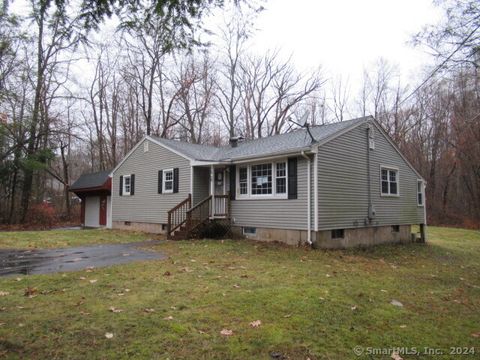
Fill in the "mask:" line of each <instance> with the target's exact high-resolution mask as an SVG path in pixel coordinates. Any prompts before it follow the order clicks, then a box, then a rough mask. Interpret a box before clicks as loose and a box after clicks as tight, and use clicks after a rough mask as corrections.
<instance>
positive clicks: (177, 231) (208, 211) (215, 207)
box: [167, 194, 231, 240]
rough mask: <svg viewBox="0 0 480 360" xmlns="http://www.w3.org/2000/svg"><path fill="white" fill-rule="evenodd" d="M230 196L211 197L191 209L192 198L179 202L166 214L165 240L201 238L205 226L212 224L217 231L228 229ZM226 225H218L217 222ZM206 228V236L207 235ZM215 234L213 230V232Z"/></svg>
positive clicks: (229, 230) (189, 196)
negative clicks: (221, 221)
mask: <svg viewBox="0 0 480 360" xmlns="http://www.w3.org/2000/svg"><path fill="white" fill-rule="evenodd" d="M229 215H230V196H229V195H228V194H227V195H215V196H214V197H212V196H211V195H210V196H208V197H207V198H205V199H204V200H202V201H200V202H199V203H198V204H196V205H195V206H193V207H192V196H191V195H190V194H189V195H188V198H187V199H185V200H183V201H182V202H180V203H179V204H178V205H177V206H175V207H174V208H173V209H171V210H170V211H169V212H168V224H167V239H170V240H183V239H192V238H198V237H200V236H202V235H201V234H202V233H204V232H203V230H204V229H205V227H206V226H208V225H211V224H212V222H214V224H215V225H214V228H215V227H216V228H217V230H218V228H219V226H220V229H221V228H222V227H223V228H225V226H228V229H227V228H225V229H227V230H228V233H230V232H231V228H230V216H229ZM220 219H221V220H223V221H224V222H225V220H226V223H224V224H222V223H219V222H218V220H220ZM219 232H221V231H219ZM208 233H209V232H208V228H207V234H208ZM213 233H215V230H213Z"/></svg>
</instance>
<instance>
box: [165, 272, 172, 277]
mask: <svg viewBox="0 0 480 360" xmlns="http://www.w3.org/2000/svg"><path fill="white" fill-rule="evenodd" d="M170 275H172V274H171V273H170V271H165V272H164V273H163V276H170Z"/></svg>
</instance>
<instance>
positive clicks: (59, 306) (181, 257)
mask: <svg viewBox="0 0 480 360" xmlns="http://www.w3.org/2000/svg"><path fill="white" fill-rule="evenodd" d="M429 231H430V233H429V235H430V237H429V241H430V242H429V244H427V245H421V244H410V245H403V246H402V245H396V246H395V245H392V246H379V247H375V248H370V249H366V250H362V249H355V250H343V251H322V250H309V249H305V248H290V247H284V246H278V245H269V244H263V243H255V242H248V241H213V240H209V241H181V242H164V243H161V244H160V245H157V246H156V247H155V248H154V250H157V251H162V252H164V253H167V254H168V255H170V258H169V259H168V260H164V261H150V262H142V263H134V264H128V265H119V266H113V267H110V268H103V269H94V270H90V269H87V270H85V271H80V272H72V273H64V274H54V275H35V276H20V277H16V276H13V277H9V278H0V357H1V356H2V355H3V356H5V357H8V358H22V359H24V358H39V359H40V358H49V359H54V358H58V359H67V358H72V359H83V358H88V359H93V358H102V359H104V358H112V359H122V358H123V359H132V358H140V359H142V358H145V359H150V358H158V359H167V358H169V359H250V358H259V359H270V358H277V359H280V358H282V356H283V358H289V359H307V358H310V359H351V358H357V356H356V355H355V354H354V352H353V348H354V347H355V346H359V348H357V349H356V350H357V351H362V349H363V355H362V356H361V357H359V358H375V359H378V358H385V359H390V355H384V356H382V355H374V356H365V352H366V351H369V350H368V349H367V348H368V347H370V348H392V347H408V348H409V351H413V350H412V349H411V348H412V347H415V348H416V349H417V350H418V351H423V349H424V347H429V348H432V349H436V351H437V353H438V351H444V352H445V354H446V355H445V356H444V357H443V358H444V359H449V358H452V359H453V358H457V359H458V358H459V356H458V355H450V351H451V347H465V348H466V349H468V350H469V349H470V348H471V347H476V348H475V350H474V351H475V352H476V354H475V355H464V356H461V357H460V358H465V359H470V358H471V359H474V358H478V357H479V356H480V355H479V354H480V311H479V309H480V256H479V255H480V233H479V232H478V231H467V230H459V229H447V228H430V229H429ZM109 233H110V232H109V231H102V232H100V234H109ZM33 234H35V235H34V236H35V237H36V240H35V241H34V242H35V243H38V244H45V242H46V241H48V239H51V238H52V236H51V235H50V234H51V232H37V233H33ZM89 234H91V235H92V237H95V235H96V233H95V232H94V231H87V232H85V234H82V237H83V236H85V237H88V236H89ZM112 234H115V235H112V237H114V238H115V239H119V237H121V236H123V237H124V238H123V239H122V241H123V240H126V239H127V238H128V236H130V234H128V233H119V232H112ZM120 234H122V235H120ZM105 236H106V237H107V236H110V235H105ZM132 236H133V238H132V239H131V240H132V241H136V240H138V236H139V235H132ZM3 237H4V234H1V235H0V244H2V245H1V246H4V244H5V240H1V239H2V238H3ZM41 239H43V240H41ZM95 241H96V240H95V239H94V238H92V239H91V242H92V243H93V242H95ZM7 246H11V243H10V242H8V243H7ZM2 295H3V296H2ZM25 295H27V296H25ZM28 295H30V296H28ZM392 300H396V301H398V302H400V303H401V304H403V306H395V305H392V304H391V301H392ZM257 320H260V323H259V322H257V323H253V324H255V325H257V326H256V327H254V326H252V325H250V323H252V322H254V321H257ZM222 330H224V331H223V332H224V334H230V331H231V335H229V336H226V335H222V334H221V332H222ZM107 337H108V338H107ZM437 349H438V350H437ZM454 351H458V350H454ZM469 351H470V352H471V350H469ZM275 356H276V357H275ZM431 357H432V358H433V356H431ZM404 358H408V359H409V358H413V356H411V355H410V356H404ZM422 358H424V357H422Z"/></svg>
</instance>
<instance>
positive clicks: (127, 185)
mask: <svg viewBox="0 0 480 360" xmlns="http://www.w3.org/2000/svg"><path fill="white" fill-rule="evenodd" d="M131 191H132V177H131V175H124V176H123V194H122V195H124V196H128V195H130V193H131Z"/></svg>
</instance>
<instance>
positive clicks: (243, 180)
mask: <svg viewBox="0 0 480 360" xmlns="http://www.w3.org/2000/svg"><path fill="white" fill-rule="evenodd" d="M238 181H239V193H240V195H248V167H247V166H242V167H240V168H239V169H238Z"/></svg>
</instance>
